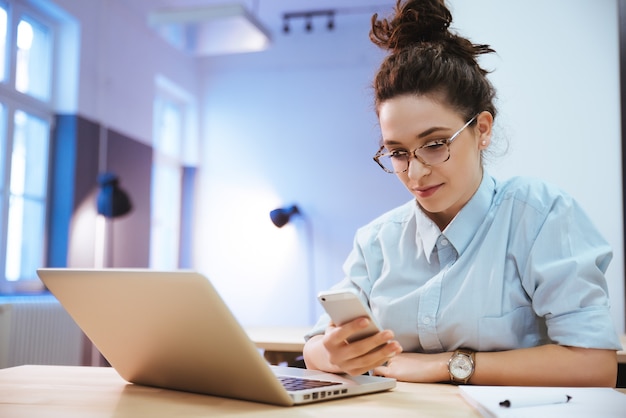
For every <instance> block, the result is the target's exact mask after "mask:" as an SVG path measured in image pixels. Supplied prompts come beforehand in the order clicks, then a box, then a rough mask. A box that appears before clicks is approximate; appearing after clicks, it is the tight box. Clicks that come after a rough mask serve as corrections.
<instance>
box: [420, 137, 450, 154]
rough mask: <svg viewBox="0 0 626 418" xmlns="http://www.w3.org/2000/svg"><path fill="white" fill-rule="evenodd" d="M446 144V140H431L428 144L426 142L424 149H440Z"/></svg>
mask: <svg viewBox="0 0 626 418" xmlns="http://www.w3.org/2000/svg"><path fill="white" fill-rule="evenodd" d="M445 146H446V141H445V140H442V141H433V142H429V143H428V144H425V145H424V146H423V147H422V149H423V150H424V151H437V150H439V149H441V148H442V147H445Z"/></svg>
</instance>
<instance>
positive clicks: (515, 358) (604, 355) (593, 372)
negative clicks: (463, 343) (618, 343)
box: [470, 345, 617, 387]
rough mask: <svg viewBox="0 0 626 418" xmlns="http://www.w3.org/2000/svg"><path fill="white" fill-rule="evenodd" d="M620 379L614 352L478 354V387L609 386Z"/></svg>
mask: <svg viewBox="0 0 626 418" xmlns="http://www.w3.org/2000/svg"><path fill="white" fill-rule="evenodd" d="M616 379H617V357H616V353H615V351H613V350H596V349H586V348H578V347H564V346H559V345H544V346H539V347H533V348H526V349H518V350H511V351H502V352H494V353H476V370H475V372H474V375H473V376H472V378H471V380H470V383H472V384H475V385H518V386H609V387H614V386H615V383H616Z"/></svg>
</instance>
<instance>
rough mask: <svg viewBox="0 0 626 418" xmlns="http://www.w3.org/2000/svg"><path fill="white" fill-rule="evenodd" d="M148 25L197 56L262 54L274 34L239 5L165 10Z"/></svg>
mask: <svg viewBox="0 0 626 418" xmlns="http://www.w3.org/2000/svg"><path fill="white" fill-rule="evenodd" d="M148 24H149V25H150V26H151V27H153V28H154V29H156V30H157V32H158V33H159V34H161V36H163V37H164V38H165V39H166V40H167V41H168V42H170V43H172V44H173V45H175V46H177V47H179V48H181V49H183V50H186V51H188V52H190V53H192V54H194V55H197V56H206V55H221V54H234V53H242V52H255V51H262V50H265V49H267V48H268V47H269V45H270V39H271V38H270V34H269V31H268V30H267V29H265V28H264V27H263V25H262V24H261V23H260V22H259V21H257V20H256V18H255V17H254V16H253V15H252V14H251V13H249V12H248V11H247V10H246V8H244V7H243V6H242V5H239V4H225V5H217V6H194V7H175V8H164V9H159V10H155V11H153V12H151V13H150V14H149V16H148Z"/></svg>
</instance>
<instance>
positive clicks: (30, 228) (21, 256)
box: [5, 111, 48, 281]
mask: <svg viewBox="0 0 626 418" xmlns="http://www.w3.org/2000/svg"><path fill="white" fill-rule="evenodd" d="M14 121H15V134H14V138H13V150H12V154H11V178H10V181H9V183H10V192H11V193H10V200H9V219H8V231H7V254H6V255H7V258H6V269H5V274H6V278H7V280H11V281H14V280H19V279H23V278H28V279H30V278H34V277H36V276H35V274H36V273H35V269H36V268H37V267H40V266H41V265H42V264H43V250H44V237H45V234H44V228H45V218H46V216H45V215H46V206H45V202H46V191H47V172H48V158H47V155H48V124H47V123H46V122H45V121H43V120H41V119H39V118H36V117H34V116H32V115H28V114H27V113H25V112H22V111H17V112H15V118H14Z"/></svg>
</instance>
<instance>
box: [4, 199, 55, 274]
mask: <svg viewBox="0 0 626 418" xmlns="http://www.w3.org/2000/svg"><path fill="white" fill-rule="evenodd" d="M44 228H45V205H44V203H43V202H41V201H39V200H37V201H35V200H31V199H26V198H23V197H21V196H11V199H10V201H9V230H8V234H7V259H6V278H7V280H9V281H16V280H19V279H33V278H35V277H36V269H37V268H39V267H41V266H42V265H43V251H44V236H45V235H44Z"/></svg>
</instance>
